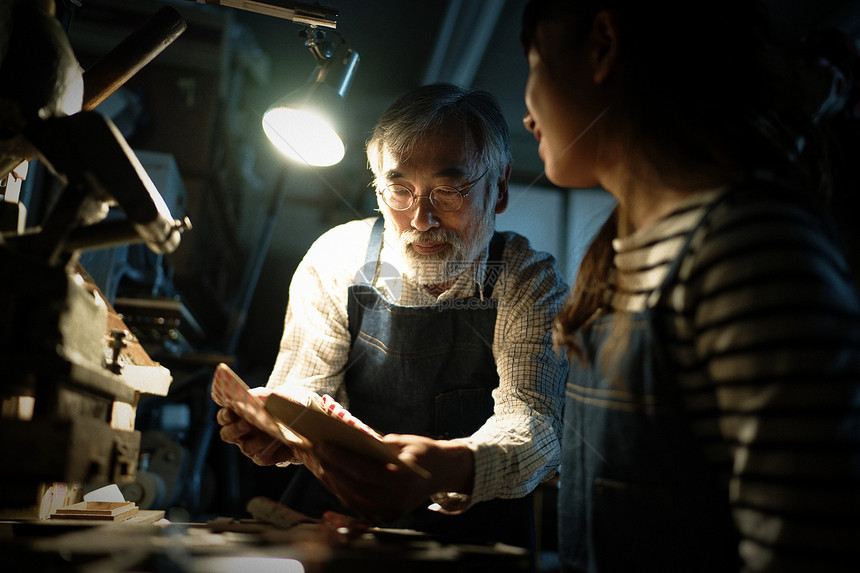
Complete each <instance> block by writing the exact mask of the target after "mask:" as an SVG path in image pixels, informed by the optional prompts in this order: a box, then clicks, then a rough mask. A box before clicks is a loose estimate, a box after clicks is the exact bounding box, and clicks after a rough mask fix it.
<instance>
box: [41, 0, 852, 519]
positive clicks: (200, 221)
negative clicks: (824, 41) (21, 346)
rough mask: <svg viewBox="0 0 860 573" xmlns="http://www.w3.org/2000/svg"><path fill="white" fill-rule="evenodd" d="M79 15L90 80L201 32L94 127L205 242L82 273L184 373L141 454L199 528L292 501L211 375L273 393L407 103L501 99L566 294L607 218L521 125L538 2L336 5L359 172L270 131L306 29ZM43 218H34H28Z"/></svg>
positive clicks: (792, 12)
mask: <svg viewBox="0 0 860 573" xmlns="http://www.w3.org/2000/svg"><path fill="white" fill-rule="evenodd" d="M78 3H79V4H80V6H78V7H76V8H75V9H73V10H71V11H70V12H68V13H66V14H65V25H66V26H67V30H68V34H69V37H70V39H71V42H72V45H73V47H74V49H75V53H76V56H77V57H78V59H79V61H80V63H81V65H82V66H83V67H84V68H85V69H86V68H87V67H88V66H90V65H92V64H93V63H94V62H95V61H96V60H98V58H99V57H100V56H101V55H103V54H105V53H107V52H108V51H109V50H110V49H111V48H112V47H114V46H115V45H117V44H118V43H119V42H120V41H122V40H123V39H124V38H125V37H127V36H128V35H129V34H131V33H132V32H133V31H134V30H135V29H136V28H138V27H140V26H141V25H142V24H143V23H144V22H145V21H146V20H147V19H148V18H149V17H150V16H151V15H152V14H154V13H155V12H156V11H157V10H158V9H159V8H161V7H162V6H163V5H164V4H169V5H171V6H173V7H174V8H175V9H176V10H178V11H179V12H180V13H181V14H182V15H183V16H184V18H185V19H186V22H187V26H188V27H187V30H186V31H185V33H184V34H182V36H181V37H180V38H179V39H178V40H177V41H176V42H175V43H174V44H172V45H170V46H169V47H168V48H167V49H166V50H165V51H164V52H163V53H162V54H160V55H159V56H158V57H156V58H155V60H154V61H152V62H151V63H150V64H148V65H147V66H146V67H145V68H144V69H143V70H141V71H140V72H139V73H138V74H137V75H136V76H135V77H134V78H132V79H131V80H130V81H129V82H127V83H126V84H125V85H124V86H123V87H122V88H120V89H119V90H118V91H117V92H115V93H114V94H113V95H112V96H111V97H110V98H109V99H108V100H106V101H105V102H104V103H102V104H101V105H100V106H99V108H98V109H97V111H100V112H102V113H104V114H105V115H108V116H110V117H111V118H112V119H113V120H114V122H115V123H116V124H117V125H118V126H119V127H120V129H121V131H122V132H123V135H125V137H126V139H127V140H128V142H129V143H130V144H131V146H132V147H133V148H134V149H135V150H136V152H138V155H139V157H140V159H141V161H142V163H143V164H144V166H145V167H146V168H147V171H148V172H149V173H150V176H151V177H152V179H153V181H154V182H155V183H156V186H158V188H159V190H160V191H161V192H162V194H163V195H164V196H165V198H166V199H167V200H168V204H169V205H170V207H171V210H172V211H173V214H174V216H181V215H184V214H187V215H188V216H189V217H190V218H191V221H192V224H193V229H192V230H191V231H190V232H188V233H186V234H185V235H184V236H183V239H182V243H181V245H180V247H179V248H178V250H177V251H176V252H175V253H173V254H171V255H169V256H166V257H149V256H146V255H143V259H144V260H140V257H141V255H140V254H139V253H137V251H130V252H125V251H123V252H120V253H117V252H111V253H110V255H109V256H108V255H107V254H106V253H90V254H88V255H87V256H85V257H84V260H83V262H84V265H85V267H86V268H87V270H90V271H91V272H92V273H93V274H94V276H97V278H98V279H99V280H100V282H101V283H102V284H100V286H101V287H102V288H103V289H104V290H105V291H106V293H107V294H108V295H109V297H110V298H112V299H114V300H116V299H119V300H125V301H126V302H127V303H128V304H127V306H126V307H125V309H126V316H127V321H128V322H129V323H130V326H134V327H135V328H137V329H138V334H139V335H140V336H141V338H142V339H146V340H147V344H148V347H147V350H148V351H149V352H150V354H151V355H152V356H153V358H155V359H156V360H159V361H161V362H162V363H163V364H164V365H165V366H167V367H168V368H169V369H170V370H171V372H172V373H173V376H174V382H173V388H172V389H171V394H170V395H169V396H167V397H165V398H157V399H153V400H150V401H149V402H147V401H146V400H144V401H142V402H141V405H140V409H139V414H138V421H139V425H140V426H142V427H141V429H142V430H144V431H145V433H144V437H143V442H142V446H141V447H142V450H146V447H149V448H150V449H154V448H156V447H162V448H164V447H170V448H174V449H175V451H176V452H177V456H178V457H179V458H180V460H182V459H185V460H186V461H185V462H183V463H184V464H185V465H184V466H183V465H181V463H180V462H176V463H175V465H174V466H173V467H172V468H170V469H163V470H162V472H163V473H164V474H165V475H166V477H167V479H166V481H167V482H168V484H169V486H170V488H171V493H170V495H171V496H172V497H171V504H174V505H177V506H185V507H190V508H192V509H193V510H194V511H193V512H192V513H198V514H202V513H206V512H210V513H219V512H227V511H230V510H231V509H235V508H237V507H241V506H242V504H243V503H244V501H246V500H247V498H248V497H249V494H250V493H251V492H253V493H254V494H256V493H258V492H262V493H270V492H271V493H270V495H275V496H276V495H277V493H279V492H278V490H279V488H280V486H281V479H282V478H281V477H279V475H277V474H275V473H273V472H271V471H267V470H257V469H255V468H251V467H249V466H248V464H249V462H248V463H246V462H247V460H238V461H237V460H236V459H235V452H232V453H231V452H230V451H228V450H226V449H225V448H224V447H222V445H221V444H220V442H219V441H218V439H217V436H214V437H213V435H212V428H211V427H209V426H208V425H207V424H208V422H207V421H208V420H210V419H211V415H212V411H211V409H210V408H209V407H208V406H205V405H203V404H204V403H205V402H206V398H207V396H206V391H207V384H208V381H209V378H211V368H212V367H214V364H215V363H217V362H218V361H221V360H223V361H227V362H229V363H231V364H232V365H233V366H234V368H235V369H236V370H237V371H238V372H239V373H240V375H242V376H243V377H244V378H245V380H246V381H247V382H248V383H249V385H251V386H254V385H260V384H264V383H265V381H266V377H267V376H268V372H269V369H270V368H271V366H272V364H273V362H274V359H275V355H276V352H277V346H278V340H279V336H280V332H281V328H282V322H283V314H284V309H285V307H286V303H287V288H288V285H289V282H290V278H291V276H292V273H293V271H294V269H295V267H296V265H297V264H298V262H299V261H300V259H301V257H302V256H303V255H304V253H305V251H306V250H307V248H308V247H309V246H310V244H311V242H312V241H313V240H314V239H316V238H317V237H318V236H319V235H320V234H322V233H323V232H324V231H325V230H327V229H328V228H330V227H332V226H333V225H336V224H339V223H342V222H345V221H348V220H351V219H355V218H359V217H365V216H369V215H371V214H372V213H373V208H374V206H375V200H374V196H373V193H372V190H371V188H370V187H369V186H368V184H369V182H370V178H371V174H370V171H369V170H368V169H367V166H366V158H365V155H364V141H365V140H366V138H367V137H368V135H369V133H370V131H371V129H372V127H373V124H374V122H375V120H376V118H377V117H378V115H379V114H380V113H381V112H382V111H383V110H384V109H385V107H386V106H387V105H388V104H389V103H390V102H391V101H393V100H394V98H395V97H397V96H398V95H399V94H401V93H402V92H404V91H406V90H408V89H410V88H413V87H416V86H419V85H421V84H425V83H430V82H434V81H452V82H455V83H458V84H461V85H465V86H471V87H475V88H481V89H485V90H488V91H489V92H491V93H493V94H494V95H495V96H496V97H497V98H498V99H499V101H500V103H501V105H502V107H503V109H504V112H505V115H506V117H507V119H508V122H509V124H510V128H511V134H512V146H513V154H514V164H513V172H512V177H511V179H512V183H513V184H514V187H513V189H512V200H511V204H510V207H509V212H508V213H506V214H504V215H503V216H501V217H500V219H499V224H498V227H499V228H501V229H515V230H519V231H521V232H523V233H524V234H526V235H528V236H530V237H531V238H532V239H533V242H534V243H535V244H536V245H537V246H538V248H541V249H543V250H548V251H550V252H552V253H554V254H555V255H556V256H557V258H558V259H559V261H560V263H561V265H562V268H563V271H564V272H565V275H566V276H567V277H568V278H569V279H572V278H573V271H574V269H575V265H576V261H577V260H578V258H579V256H580V254H581V252H582V248H583V246H584V244H585V242H586V241H587V239H588V237H589V236H590V233H591V232H592V230H593V229H594V226H595V225H596V224H598V223H599V222H600V220H601V219H600V218H601V216H603V215H604V214H605V212H606V208H607V206H608V205H609V204H610V202H609V201H607V197H606V196H605V195H604V194H603V193H602V192H601V191H599V190H594V191H591V192H583V193H576V194H572V193H570V192H569V191H567V190H562V189H557V188H555V187H553V186H552V185H551V184H549V183H548V182H547V181H546V180H545V179H544V178H543V177H542V170H543V166H542V164H541V162H540V160H539V158H538V156H537V146H536V144H535V141H534V139H533V137H532V135H531V134H530V133H528V132H527V131H526V130H525V129H524V128H523V126H522V121H521V119H522V116H523V113H524V111H525V106H524V103H523V87H524V84H525V79H526V75H527V71H528V67H527V64H526V60H525V57H524V54H523V52H522V49H521V47H520V45H519V37H518V35H519V20H520V15H521V12H522V8H523V5H524V3H525V2H524V0H507V1H505V0H447V1H446V0H425V1H412V0H409V1H404V0H341V1H338V0H333V1H330V2H329V1H327V2H324V4H325V5H330V6H334V7H336V8H337V9H338V13H339V16H338V25H337V33H334V32H329V33H328V37H329V39H330V40H332V41H333V42H338V41H340V38H339V36H342V37H343V39H344V40H345V41H346V42H347V43H348V44H349V45H350V46H352V47H353V48H354V49H355V50H357V51H358V53H359V55H360V58H361V60H360V64H359V66H358V71H357V75H356V77H355V80H354V82H353V84H352V86H351V88H350V91H349V94H348V98H347V106H348V109H349V110H350V114H351V124H350V126H349V128H350V131H349V138H348V143H347V152H346V157H345V158H344V160H343V161H342V162H341V163H340V164H338V165H335V166H332V167H327V168H307V167H302V166H299V165H297V164H295V163H289V162H288V160H286V159H283V158H282V157H281V156H279V155H278V154H277V152H275V151H274V149H273V148H272V147H271V144H270V143H269V142H268V140H267V139H266V138H265V136H264V134H263V132H262V129H261V128H260V118H261V116H262V113H263V112H264V111H265V109H266V108H267V107H268V106H269V105H270V104H271V103H272V102H274V101H275V100H276V99H278V98H279V97H281V96H283V95H284V94H286V93H287V92H289V91H291V90H293V89H296V88H298V87H299V86H301V85H302V84H303V83H305V81H307V79H308V77H309V76H310V74H311V72H312V70H313V68H314V61H313V58H312V56H311V54H310V53H309V51H308V50H307V48H305V47H304V45H303V39H302V38H301V37H300V36H299V32H300V31H301V30H302V29H303V26H301V25H299V24H295V23H292V22H289V21H287V20H281V19H277V18H273V17H270V16H264V15H260V14H254V13H250V12H246V11H241V10H238V9H233V8H227V7H219V6H205V5H200V4H195V3H193V2H191V1H188V0H175V1H171V2H162V1H159V0H80V1H79V2H78ZM60 4H61V3H60ZM768 4H769V5H771V7H772V10H773V13H774V17H775V20H776V23H777V25H778V29H779V31H780V33H781V34H783V35H784V36H785V37H786V38H792V37H799V36H800V35H801V34H803V33H804V32H805V31H806V30H808V29H809V28H811V27H813V26H829V27H838V28H841V29H842V30H844V31H846V32H848V33H849V34H850V35H851V36H852V37H853V38H854V39H855V40H856V39H857V38H858V37H860V2H856V0H845V1H837V0H804V1H790V0H771V1H769V2H768ZM691 25H695V23H691ZM38 180H39V177H38V176H33V178H32V181H30V182H29V183H28V184H29V185H30V189H31V199H32V200H33V202H34V203H36V199H35V197H37V195H38V190H37V189H36V188H35V185H36V183H37V181H38ZM38 212H39V209H38V205H36V204H33V205H31V207H30V213H31V215H32V216H37V215H38ZM141 269H143V270H144V271H146V272H141ZM153 269H155V272H153ZM149 299H152V300H156V301H169V303H170V304H169V305H168V304H166V303H165V304H164V305H163V306H161V307H159V306H158V305H156V308H161V309H163V312H164V314H165V316H164V317H158V316H153V315H152V314H150V315H148V316H144V314H145V313H144V312H143V310H142V307H141V304H140V301H141V300H149ZM129 301H131V302H129ZM134 301H137V304H135V302H134ZM120 306H121V305H119V304H117V307H118V310H122V308H120ZM159 319H161V322H159ZM147 432H148V433H147ZM206 432H208V434H207V433H206ZM165 441H166V442H165ZM233 449H234V450H235V448H233ZM201 451H206V452H209V454H208V456H205V462H204V461H198V462H197V463H196V464H195V463H193V462H188V461H187V460H195V459H198V460H202V459H203V458H200V456H199V454H200V452H201ZM195 456H197V457H195ZM189 464H191V465H189ZM195 472H196V475H192V473H195ZM189 479H196V480H199V481H201V482H202V483H203V486H202V488H200V487H198V488H196V489H194V490H193V491H196V492H201V491H202V493H199V494H197V495H199V497H200V498H199V499H196V500H189V499H188V498H187V496H188V495H190V494H188V490H187V489H186V488H184V486H183V483H184V482H185V481H187V480H189ZM189 511H190V510H189Z"/></svg>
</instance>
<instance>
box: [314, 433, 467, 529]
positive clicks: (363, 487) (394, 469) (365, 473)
mask: <svg viewBox="0 0 860 573" xmlns="http://www.w3.org/2000/svg"><path fill="white" fill-rule="evenodd" d="M383 441H385V442H386V443H389V444H393V445H395V446H397V447H398V448H399V450H400V451H399V454H398V457H399V458H401V459H403V460H409V461H412V462H414V463H416V464H418V465H419V466H421V467H423V468H424V469H426V470H427V471H429V472H430V477H429V478H424V477H421V476H420V475H418V474H416V473H415V472H413V471H412V470H410V469H408V468H405V467H401V466H397V465H394V464H384V463H380V462H377V461H376V460H372V459H370V458H366V457H364V456H361V455H359V454H356V453H354V452H352V451H349V450H346V449H344V448H340V447H338V446H334V445H331V444H325V443H321V444H315V445H314V448H313V453H314V455H315V456H316V458H317V460H318V461H319V463H320V465H321V466H322V471H321V472H320V474H319V475H318V476H317V477H319V478H320V480H321V481H322V482H323V484H324V485H325V486H326V487H327V488H328V489H329V490H330V491H331V492H332V493H334V494H335V495H336V496H337V497H338V498H339V499H340V500H341V501H342V502H343V503H344V505H346V506H347V507H348V508H350V509H351V510H353V511H355V512H356V513H358V514H359V515H361V516H363V517H369V518H377V519H381V520H383V521H392V520H394V519H397V518H399V517H402V516H404V515H406V514H407V513H408V512H410V511H412V510H413V509H415V508H417V507H419V506H421V505H427V503H428V498H429V497H430V496H431V495H432V494H434V493H437V492H442V491H454V492H459V493H465V494H468V493H471V491H472V484H473V482H474V473H475V467H474V466H475V463H474V457H473V455H472V452H471V450H469V448H468V447H467V446H465V445H463V444H459V443H454V442H449V441H444V440H432V439H430V438H425V437H423V436H414V435H403V434H389V435H387V436H385V437H384V438H383Z"/></svg>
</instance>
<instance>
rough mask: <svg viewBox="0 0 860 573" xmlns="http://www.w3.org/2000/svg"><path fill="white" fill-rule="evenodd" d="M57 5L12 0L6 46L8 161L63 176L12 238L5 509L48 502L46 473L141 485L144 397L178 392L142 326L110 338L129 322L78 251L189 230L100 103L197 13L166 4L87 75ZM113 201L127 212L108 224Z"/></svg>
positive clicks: (6, 268)
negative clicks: (136, 334)
mask: <svg viewBox="0 0 860 573" xmlns="http://www.w3.org/2000/svg"><path fill="white" fill-rule="evenodd" d="M52 8H53V2H48V1H37V2H34V1H32V0H12V1H11V2H3V3H2V6H0V34H4V35H5V37H3V38H0V45H3V46H4V47H5V46H6V45H8V46H9V48H8V49H7V50H5V51H3V52H0V58H2V59H1V60H0V73H2V74H3V75H2V76H0V79H2V80H8V79H9V78H15V79H17V77H24V78H27V81H23V82H15V81H0V171H2V176H3V177H5V176H6V175H7V174H9V173H10V171H11V170H12V169H15V168H16V166H17V165H18V164H20V162H21V161H22V160H28V159H29V158H31V157H33V156H35V157H38V158H39V159H41V160H42V161H43V162H45V163H46V164H47V165H48V166H50V168H51V170H52V171H53V173H54V174H55V175H56V177H57V179H58V181H60V183H61V184H62V185H63V189H62V191H61V192H60V194H59V196H58V197H57V200H56V201H55V202H54V204H53V206H52V207H51V209H50V211H49V212H48V213H47V215H46V216H45V217H44V219H43V220H42V222H41V224H40V225H38V226H33V227H30V228H24V229H23V230H20V229H17V228H16V229H14V230H7V231H5V232H4V233H3V234H2V235H0V277H2V278H0V363H2V364H3V368H2V373H0V407H2V408H1V409H0V436H2V437H3V439H2V440H0V460H2V462H3V463H2V465H0V513H6V510H10V511H18V510H20V509H22V508H25V509H26V508H28V507H29V508H34V507H38V504H39V500H38V499H37V498H38V496H39V492H43V491H45V489H46V488H45V487H44V486H45V484H46V483H52V482H66V483H111V482H112V483H120V484H121V483H133V482H134V480H135V475H136V469H137V463H138V452H139V448H140V433H139V432H137V431H135V429H134V427H135V413H136V407H137V403H138V399H139V396H140V394H141V393H142V392H154V393H160V394H161V395H165V394H166V393H167V387H168V386H169V384H170V373H169V372H168V371H167V370H166V369H165V368H163V367H161V366H160V365H159V364H157V363H154V362H152V361H151V360H149V358H148V356H147V355H146V353H145V352H144V351H143V349H142V348H141V347H140V346H139V344H136V341H135V340H134V338H133V337H132V336H123V337H122V340H120V337H119V336H115V337H114V336H112V335H111V333H112V332H114V331H119V332H124V331H126V330H127V327H125V325H124V324H123V323H122V320H121V319H120V318H119V316H118V315H117V314H116V313H115V312H114V311H113V309H112V308H111V307H110V305H109V304H108V303H107V301H106V300H105V298H104V297H103V296H102V295H101V293H100V292H99V290H98V287H96V286H95V285H94V284H92V283H91V282H90V281H89V280H88V277H87V276H86V274H85V271H84V270H83V269H81V268H80V267H79V266H78V265H77V260H78V255H79V254H80V251H81V250H84V249H89V248H96V247H101V246H105V245H111V244H125V243H132V242H136V243H145V244H146V245H147V246H148V247H149V248H150V249H151V250H153V251H154V252H156V253H169V252H171V251H173V250H174V249H175V248H176V247H177V245H178V244H179V241H180V236H181V233H182V232H183V231H184V230H185V229H187V228H189V226H190V224H189V223H188V221H187V219H186V220H176V219H174V218H173V216H172V214H171V213H170V210H169V208H168V207H167V205H166V203H165V201H164V199H163V198H162V196H161V194H160V193H159V192H158V190H157V189H156V187H155V185H154V184H153V183H152V181H151V179H150V178H149V176H148V175H147V173H146V171H145V170H144V168H143V167H142V165H141V163H140V161H139V160H138V159H137V157H136V155H135V154H134V152H133V151H132V150H131V148H130V147H129V145H128V143H127V142H126V141H125V139H124V137H123V136H122V134H121V133H120V132H119V130H118V129H117V128H116V127H115V126H114V125H113V123H112V122H111V121H110V120H109V119H107V118H105V117H103V116H102V115H100V114H98V113H97V112H95V111H89V110H91V109H92V108H93V107H95V105H96V104H97V103H98V101H101V99H103V98H104V97H106V95H107V94H109V93H110V92H111V91H113V90H115V89H116V88H117V87H119V84H120V83H121V82H122V81H125V79H127V78H128V77H130V75H131V74H133V73H134V72H135V71H137V69H139V67H141V66H142V65H144V64H145V63H146V62H148V61H149V60H150V59H152V58H153V57H154V56H155V55H157V54H158V53H160V51H161V50H163V49H164V48H165V47H166V46H167V45H169V44H170V42H172V41H173V40H174V39H175V38H176V37H177V36H178V35H179V33H181V31H182V30H184V21H183V20H182V18H181V17H180V16H179V14H178V13H177V12H176V11H175V10H173V9H171V8H165V9H163V10H162V12H160V13H159V14H158V15H157V16H156V18H154V19H153V20H152V21H151V22H149V23H147V24H146V25H145V26H144V27H143V28H142V29H141V30H142V31H141V30H139V31H138V33H135V34H133V35H132V36H130V37H129V39H127V40H126V41H125V42H123V43H122V44H121V45H120V46H119V47H118V49H116V50H115V51H112V52H111V53H110V54H108V55H107V56H105V57H104V58H103V59H102V60H100V62H99V64H98V65H97V66H93V68H91V70H88V71H87V72H84V73H83V74H82V73H81V70H80V67H79V65H78V63H77V60H76V59H75V57H74V54H73V53H72V50H71V48H70V46H69V42H68V39H67V38H66V36H65V33H64V31H63V30H62V28H61V27H60V26H59V25H58V22H57V21H56V19H55V18H54V17H53V13H52V12H51V9H52ZM165 10H166V11H165ZM34 53H35V54H37V56H38V57H36V58H33V54H34ZM34 62H35V63H34ZM14 73H18V76H17V77H16V76H14V75H10V74H14ZM82 83H83V86H82V85H81V84H82ZM33 86H36V87H39V89H40V90H41V91H39V92H38V93H35V94H34V92H33V90H34V89H36V88H35V87H33ZM85 94H86V95H85ZM36 96H38V97H36ZM85 98H86V99H85ZM82 110H83V111H82ZM113 205H116V206H118V207H119V208H120V209H121V210H122V212H123V213H124V214H125V216H126V218H125V220H122V221H119V222H116V223H115V222H112V223H111V224H110V225H107V224H100V222H101V221H102V220H103V219H104V217H105V216H106V214H107V211H108V208H109V207H110V206H113ZM72 489H74V488H72ZM69 501H70V502H74V501H77V500H69Z"/></svg>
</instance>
